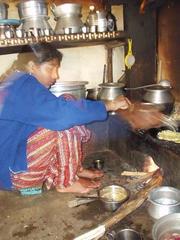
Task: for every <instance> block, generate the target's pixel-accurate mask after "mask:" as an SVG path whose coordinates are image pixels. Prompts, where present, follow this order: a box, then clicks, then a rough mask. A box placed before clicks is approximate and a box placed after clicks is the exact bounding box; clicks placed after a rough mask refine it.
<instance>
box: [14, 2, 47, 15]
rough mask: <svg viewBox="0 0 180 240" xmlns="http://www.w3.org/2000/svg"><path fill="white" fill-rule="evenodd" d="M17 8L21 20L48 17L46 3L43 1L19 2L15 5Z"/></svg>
mask: <svg viewBox="0 0 180 240" xmlns="http://www.w3.org/2000/svg"><path fill="white" fill-rule="evenodd" d="M17 8H18V13H19V17H20V18H21V19H23V18H29V17H32V16H47V15H48V8H47V3H46V2H45V1H44V0H30V1H27V0H26V1H21V2H20V3H18V4H17Z"/></svg>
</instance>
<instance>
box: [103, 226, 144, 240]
mask: <svg viewBox="0 0 180 240" xmlns="http://www.w3.org/2000/svg"><path fill="white" fill-rule="evenodd" d="M107 238H108V240H142V239H143V238H142V236H141V234H140V233H139V232H137V231H135V230H134V229H130V228H125V229H121V230H120V231H118V232H115V231H112V232H109V233H107Z"/></svg>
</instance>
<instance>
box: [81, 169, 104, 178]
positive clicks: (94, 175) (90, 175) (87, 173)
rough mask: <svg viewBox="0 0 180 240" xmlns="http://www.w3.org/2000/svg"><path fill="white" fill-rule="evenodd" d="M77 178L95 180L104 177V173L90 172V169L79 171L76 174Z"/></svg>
mask: <svg viewBox="0 0 180 240" xmlns="http://www.w3.org/2000/svg"><path fill="white" fill-rule="evenodd" d="M77 175H78V177H82V178H89V179H96V178H101V177H103V176H104V173H103V172H102V171H99V170H90V169H84V168H83V169H81V170H80V171H79V172H78V174H77Z"/></svg>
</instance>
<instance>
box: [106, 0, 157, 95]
mask: <svg viewBox="0 0 180 240" xmlns="http://www.w3.org/2000/svg"><path fill="white" fill-rule="evenodd" d="M140 3H141V1H140V0H133V1H132V0H109V1H108V4H110V5H119V4H124V22H125V31H126V33H127V36H128V37H130V38H132V40H133V53H134V55H135V58H136V62H135V65H134V66H133V67H132V68H131V70H127V71H126V76H127V85H128V86H130V87H136V86H141V85H145V84H149V83H154V82H155V81H156V11H155V10H152V9H146V11H145V13H144V14H140V12H139V9H140ZM141 94H142V92H141V91H134V92H131V94H129V95H130V96H131V97H132V98H135V99H136V98H140V97H141Z"/></svg>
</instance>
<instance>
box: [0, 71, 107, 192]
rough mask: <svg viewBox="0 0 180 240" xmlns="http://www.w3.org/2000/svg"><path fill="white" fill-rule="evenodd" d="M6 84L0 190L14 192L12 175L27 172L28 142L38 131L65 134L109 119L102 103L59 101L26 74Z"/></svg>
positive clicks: (0, 109) (0, 105)
mask: <svg viewBox="0 0 180 240" xmlns="http://www.w3.org/2000/svg"><path fill="white" fill-rule="evenodd" d="M6 83H8V84H6V86H5V87H1V89H0V188H3V189H11V188H12V183H11V177H10V173H11V172H14V173H18V172H24V171H26V170H27V159H26V144H27V139H28V136H29V135H30V134H31V133H32V132H34V131H35V130H36V129H37V128H38V127H43V128H46V129H50V130H65V129H69V128H71V127H73V126H75V125H82V124H87V123H90V122H93V121H103V120H105V119H106V118H107V112H106V109H105V105H104V103H103V102H101V101H90V100H85V99H79V100H67V101H66V100H65V99H64V98H62V97H60V98H57V97H56V96H54V95H53V94H52V93H51V92H50V91H49V90H48V89H47V88H45V87H44V86H43V85H42V84H41V83H40V82H39V81H37V79H36V78H35V77H33V76H32V75H29V74H27V73H23V72H16V73H14V74H13V75H11V76H10V77H9V78H8V80H7V81H6Z"/></svg>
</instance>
